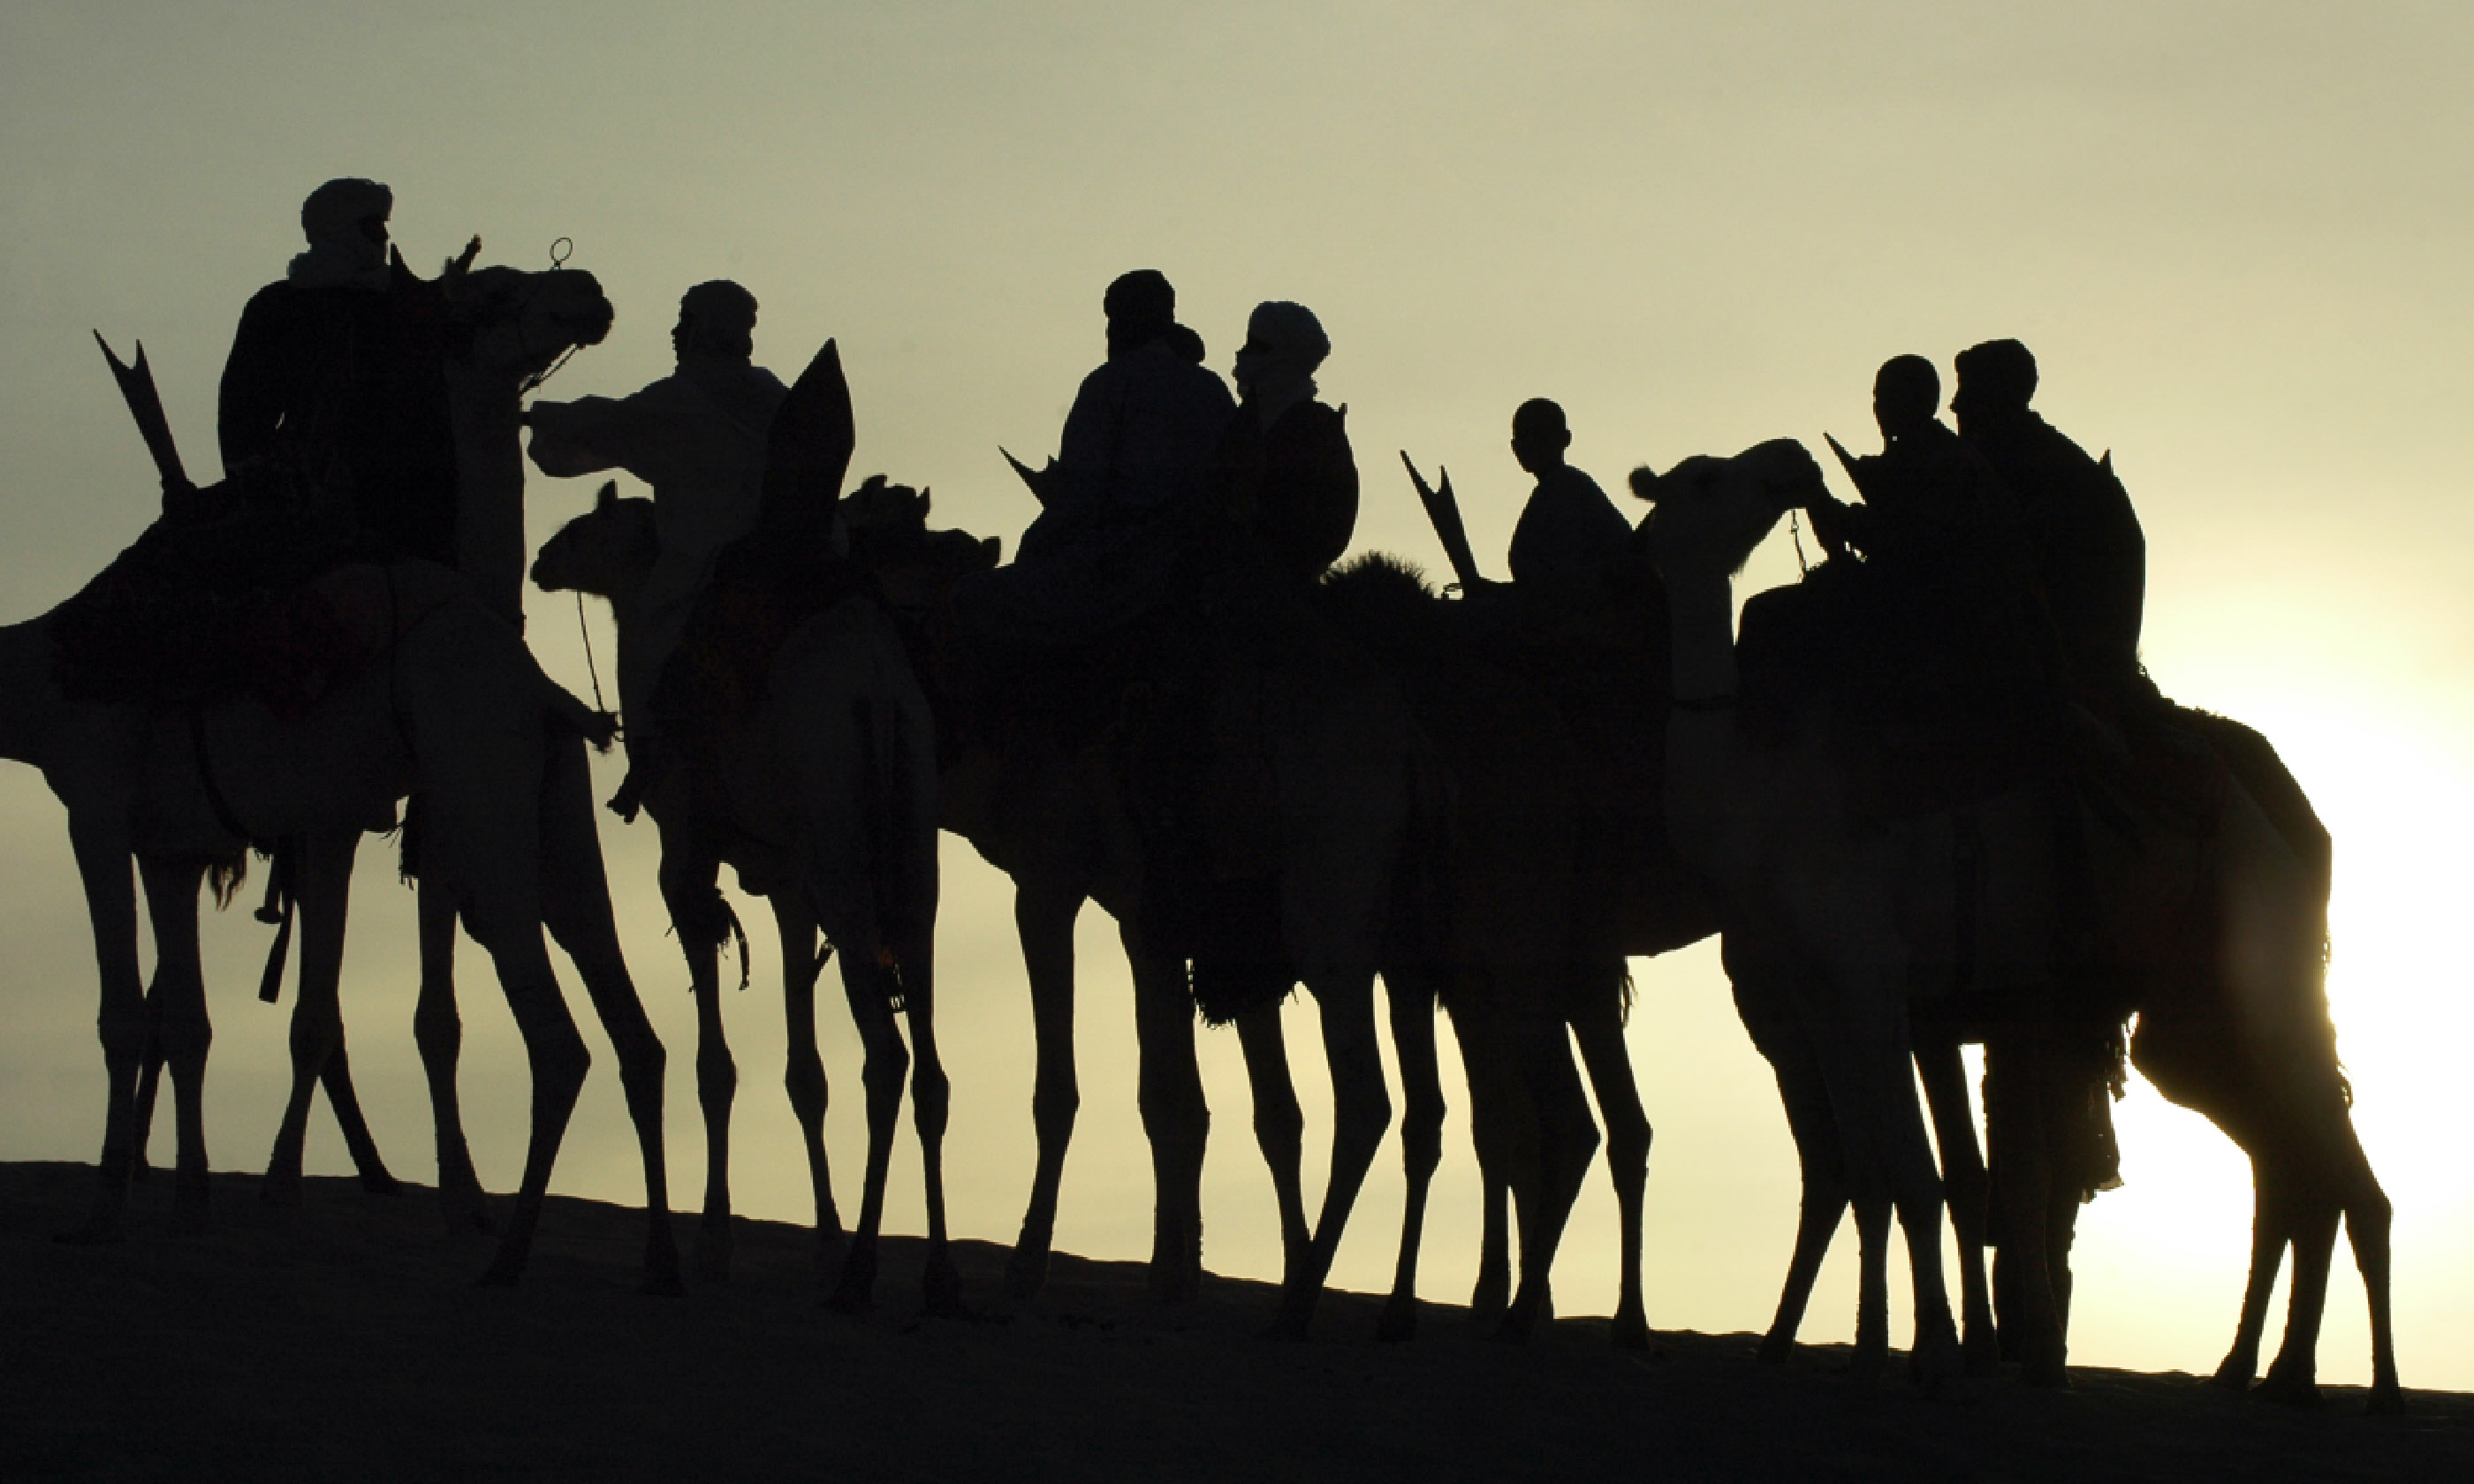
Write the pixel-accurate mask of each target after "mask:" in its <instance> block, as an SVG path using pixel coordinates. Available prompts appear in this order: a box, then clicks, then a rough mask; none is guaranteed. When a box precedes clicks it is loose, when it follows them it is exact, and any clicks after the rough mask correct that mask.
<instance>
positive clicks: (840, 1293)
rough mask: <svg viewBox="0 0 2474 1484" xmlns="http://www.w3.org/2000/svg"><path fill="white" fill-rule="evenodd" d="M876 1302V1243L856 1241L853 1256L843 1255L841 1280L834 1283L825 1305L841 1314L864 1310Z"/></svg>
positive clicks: (863, 1311) (852, 1245)
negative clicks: (831, 1293) (832, 1290)
mask: <svg viewBox="0 0 2474 1484" xmlns="http://www.w3.org/2000/svg"><path fill="white" fill-rule="evenodd" d="M875 1305H876V1247H875V1244H874V1243H872V1242H865V1241H861V1242H854V1243H852V1244H851V1250H850V1256H849V1257H845V1258H844V1259H842V1278H841V1281H840V1282H838V1283H837V1284H835V1285H834V1292H833V1296H832V1297H831V1298H829V1299H827V1300H825V1307H827V1308H829V1309H832V1310H833V1311H834V1312H835V1313H837V1314H864V1313H866V1312H867V1311H868V1310H869V1309H871V1308H873V1307H875Z"/></svg>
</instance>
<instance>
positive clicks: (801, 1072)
mask: <svg viewBox="0 0 2474 1484" xmlns="http://www.w3.org/2000/svg"><path fill="white" fill-rule="evenodd" d="M772 902H773V924H774V926H775V928H776V929H777V930H778V931H779V933H780V936H781V939H782V1018H783V1039H784V1041H785V1042H786V1043H787V1045H788V1052H789V1055H788V1065H787V1066H786V1067H785V1069H784V1071H783V1073H782V1087H783V1089H784V1090H785V1091H787V1092H788V1093H789V1095H790V1112H791V1113H793V1114H794V1115H795V1116H796V1117H797V1118H798V1120H799V1141H800V1143H801V1145H802V1146H803V1147H804V1148H805V1149H806V1150H807V1154H808V1185H809V1186H810V1187H811V1188H812V1189H813V1191H814V1192H815V1198H816V1262H817V1265H818V1268H819V1270H821V1268H822V1266H823V1264H824V1260H825V1257H826V1255H827V1254H829V1253H831V1252H832V1251H833V1250H834V1248H835V1247H837V1246H838V1245H839V1244H840V1242H841V1239H842V1217H841V1212H840V1211H838V1210H837V1209H834V1180H833V1173H832V1171H831V1170H830V1169H829V1168H828V1167H827V1165H826V1162H825V1105H826V1102H827V1100H828V1091H827V1089H826V1086H825V1063H824V1059H823V1058H822V1057H820V1056H818V1055H817V1054H816V976H817V973H818V971H819V970H820V969H822V968H823V966H822V965H821V964H820V963H819V962H818V961H817V958H816V924H815V922H814V920H813V918H812V917H810V916H809V914H808V913H807V911H806V910H805V909H804V908H803V907H802V906H801V905H799V902H798V899H797V898H795V897H794V896H792V895H791V894H790V893H789V892H787V891H785V892H779V893H776V894H775V895H774V897H773V898H772Z"/></svg>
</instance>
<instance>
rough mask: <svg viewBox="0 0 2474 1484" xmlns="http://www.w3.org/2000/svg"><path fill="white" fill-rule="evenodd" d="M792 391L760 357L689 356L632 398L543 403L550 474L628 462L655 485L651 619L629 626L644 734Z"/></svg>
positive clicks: (636, 722)
mask: <svg viewBox="0 0 2474 1484" xmlns="http://www.w3.org/2000/svg"><path fill="white" fill-rule="evenodd" d="M787 393H788V389H787V388H786V387H784V386H783V385H782V382H781V380H780V378H778V377H776V376H775V375H774V374H773V373H772V372H771V371H766V370H764V368H763V367H761V366H749V365H747V364H745V363H743V362H738V361H731V360H727V359H722V358H716V357H693V356H691V357H683V358H682V359H681V361H680V364H679V371H678V373H677V374H675V375H671V376H666V377H664V378H663V379H661V380H660V381H656V382H654V383H653V384H652V385H650V386H648V387H646V388H644V390H643V391H641V392H639V393H637V394H636V395H633V396H629V397H624V398H620V399H617V400H613V399H611V398H609V397H601V396H588V397H582V398H579V399H577V400H575V401H572V402H536V403H534V404H533V408H532V428H533V437H532V460H533V463H534V464H536V465H538V466H539V467H541V470H542V472H543V473H545V474H552V475H558V476H562V477H565V476H570V475H577V474H596V473H599V472H601V471H602V470H604V469H613V468H618V469H625V470H626V471H627V472H628V473H630V474H633V475H635V476H636V477H637V478H638V479H641V480H643V481H644V482H645V483H646V484H648V485H651V486H652V487H653V523H654V528H655V530H656V532H657V533H658V534H659V536H660V539H661V549H660V552H659V553H658V555H657V556H656V557H655V558H654V562H653V571H652V575H651V576H650V578H649V579H647V581H646V582H645V585H644V595H643V600H642V602H643V617H642V619H641V621H639V622H637V623H634V624H632V625H630V627H629V630H628V632H627V633H626V634H623V635H621V637H620V640H619V649H618V705H619V706H620V708H621V709H622V710H623V711H624V713H625V715H626V718H627V723H628V727H629V731H630V734H631V736H633V737H634V738H636V739H637V740H639V741H641V740H643V737H644V736H645V735H646V729H648V728H649V727H650V726H651V725H652V721H653V706H652V700H653V685H654V682H656V681H657V680H658V679H659V678H660V677H661V673H662V666H663V664H664V663H665V662H666V661H667V659H668V658H669V657H670V654H671V652H672V651H673V650H675V649H676V648H677V647H678V642H679V635H680V634H682V633H684V632H685V631H686V628H687V622H688V616H689V614H690V613H691V612H692V611H693V610H694V608H695V600H696V595H697V594H698V593H700V592H702V591H703V590H704V587H705V585H706V583H707V582H708V581H709V580H710V578H711V577H712V575H713V564H714V560H715V558H716V556H717V555H718V554H719V552H720V550H721V548H722V547H724V546H726V545H728V544H729V543H730V542H732V541H734V540H736V539H739V538H740V537H741V536H744V535H746V534H747V533H748V531H750V530H751V529H753V528H754V526H755V524H756V515H757V508H758V504H759V501H760V499H761V498H762V496H763V493H764V436H765V432H766V430H767V428H768V427H769V426H770V425H771V423H772V420H773V413H774V410H775V409H776V408H778V407H780V406H781V404H782V398H783V397H784V395H787Z"/></svg>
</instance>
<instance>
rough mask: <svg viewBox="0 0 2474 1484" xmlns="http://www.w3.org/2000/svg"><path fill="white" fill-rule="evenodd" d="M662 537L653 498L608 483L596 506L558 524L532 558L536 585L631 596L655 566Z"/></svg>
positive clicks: (546, 589) (551, 589) (545, 588)
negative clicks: (625, 495) (621, 493)
mask: <svg viewBox="0 0 2474 1484" xmlns="http://www.w3.org/2000/svg"><path fill="white" fill-rule="evenodd" d="M660 550H661V538H660V536H659V535H658V534H657V533H656V532H655V530H654V528H653V502H652V501H650V500H646V499H640V498H629V499H623V500H622V499H620V498H619V497H618V485H617V483H615V482H613V483H608V484H604V485H603V486H602V487H601V491H600V492H599V493H598V494H596V495H594V500H593V509H591V510H590V511H587V512H586V513H585V514H583V515H578V516H576V517H575V518H574V519H573V520H570V521H569V522H568V523H567V524H565V525H563V526H561V527H559V528H558V534H557V535H555V536H553V537H551V538H550V539H548V540H546V541H544V542H543V543H542V549H541V555H539V556H538V557H535V558H534V559H533V586H536V587H539V588H540V589H541V590H542V591H544V592H589V593H592V594H594V596H596V597H603V598H608V599H610V600H612V601H613V602H618V601H621V600H623V599H625V598H627V597H630V596H632V595H633V594H634V593H635V592H636V591H637V589H638V588H640V587H642V586H643V582H644V579H645V577H646V576H647V575H649V574H650V573H651V572H652V570H653V558H654V557H655V556H656V555H657V554H658V553H659V552H660Z"/></svg>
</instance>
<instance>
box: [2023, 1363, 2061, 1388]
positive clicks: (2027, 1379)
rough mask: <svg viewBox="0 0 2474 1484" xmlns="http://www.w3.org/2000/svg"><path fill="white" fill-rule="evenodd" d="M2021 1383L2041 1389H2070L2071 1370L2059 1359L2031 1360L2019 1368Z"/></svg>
mask: <svg viewBox="0 0 2474 1484" xmlns="http://www.w3.org/2000/svg"><path fill="white" fill-rule="evenodd" d="M2019 1384H2020V1385H2022V1386H2033V1387H2036V1388H2037V1389H2039V1390H2041V1391H2068V1390H2070V1389H2071V1370H2070V1367H2069V1366H2068V1365H2066V1364H2064V1363H2063V1362H2061V1361H2059V1360H2031V1361H2029V1362H2027V1363H2026V1364H2025V1365H2023V1366H2021V1367H2020V1368H2019Z"/></svg>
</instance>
